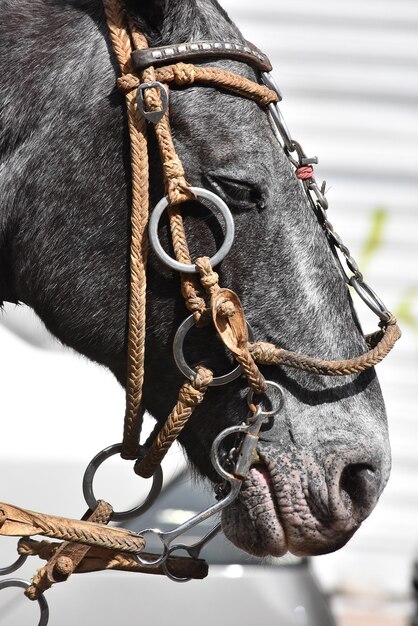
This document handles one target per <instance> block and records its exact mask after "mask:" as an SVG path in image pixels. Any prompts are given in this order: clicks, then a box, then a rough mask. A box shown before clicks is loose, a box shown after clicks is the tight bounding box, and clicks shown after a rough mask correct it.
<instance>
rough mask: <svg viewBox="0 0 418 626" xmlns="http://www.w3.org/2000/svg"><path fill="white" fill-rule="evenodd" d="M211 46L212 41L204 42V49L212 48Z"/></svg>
mask: <svg viewBox="0 0 418 626" xmlns="http://www.w3.org/2000/svg"><path fill="white" fill-rule="evenodd" d="M211 48H212V46H211V45H210V43H202V50H210V49H211Z"/></svg>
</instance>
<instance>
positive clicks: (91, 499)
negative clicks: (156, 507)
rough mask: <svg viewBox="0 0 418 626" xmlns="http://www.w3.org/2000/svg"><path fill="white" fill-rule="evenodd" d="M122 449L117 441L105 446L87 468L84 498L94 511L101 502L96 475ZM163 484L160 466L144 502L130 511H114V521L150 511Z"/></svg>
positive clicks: (84, 481) (143, 449)
mask: <svg viewBox="0 0 418 626" xmlns="http://www.w3.org/2000/svg"><path fill="white" fill-rule="evenodd" d="M121 451H122V444H121V443H117V444H115V445H113V446H109V447H108V448H105V449H104V450H102V452H99V454H97V455H96V456H95V457H94V459H93V460H92V461H91V462H90V463H89V465H88V466H87V469H86V471H85V473H84V478H83V494H84V498H85V500H86V502H87V505H88V507H89V508H90V509H91V510H92V511H94V510H95V509H96V508H97V506H98V504H99V502H98V500H97V499H96V497H95V495H94V492H93V480H94V477H95V475H96V472H97V470H98V469H99V467H100V466H101V465H102V463H104V461H106V460H107V459H109V458H110V457H112V456H115V455H116V454H120V453H121ZM143 451H145V448H143V447H142V446H140V447H139V453H140V454H141V452H143ZM162 484H163V472H162V469H161V467H160V466H159V467H157V469H156V471H155V473H154V475H153V477H152V486H151V490H150V492H149V494H148V496H147V498H146V500H145V501H144V502H143V503H142V504H139V505H138V506H136V507H135V508H133V509H131V510H130V511H121V512H117V511H114V512H113V513H112V521H124V520H129V519H132V518H133V517H138V516H139V515H142V513H145V511H148V509H149V508H150V507H151V506H152V505H153V504H154V502H155V501H156V499H157V498H158V496H159V495H160V493H161V487H162Z"/></svg>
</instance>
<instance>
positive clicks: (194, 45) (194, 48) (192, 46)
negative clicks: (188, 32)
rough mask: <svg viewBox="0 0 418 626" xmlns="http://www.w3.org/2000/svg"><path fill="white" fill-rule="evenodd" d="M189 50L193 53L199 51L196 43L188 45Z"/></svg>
mask: <svg viewBox="0 0 418 626" xmlns="http://www.w3.org/2000/svg"><path fill="white" fill-rule="evenodd" d="M190 50H193V51H194V52H196V51H197V50H199V46H198V44H197V43H192V44H190Z"/></svg>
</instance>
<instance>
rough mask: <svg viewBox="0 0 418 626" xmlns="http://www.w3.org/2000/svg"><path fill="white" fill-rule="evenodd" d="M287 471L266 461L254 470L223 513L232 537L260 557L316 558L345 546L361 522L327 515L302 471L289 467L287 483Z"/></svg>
mask: <svg viewBox="0 0 418 626" xmlns="http://www.w3.org/2000/svg"><path fill="white" fill-rule="evenodd" d="M284 473H285V472H284V470H283V472H282V471H281V470H280V468H278V467H277V466H276V464H275V465H274V466H272V464H270V463H267V462H264V460H263V463H257V465H254V466H253V467H252V468H251V469H250V472H249V474H248V476H247V478H246V479H245V481H244V484H243V486H242V489H241V492H240V495H239V497H238V499H237V500H236V501H235V502H234V503H233V504H232V505H231V506H229V507H228V508H227V509H226V510H225V511H224V512H223V514H222V528H223V531H224V533H225V535H226V537H227V538H228V539H229V540H230V541H231V542H232V543H233V544H234V545H236V546H237V547H238V548H241V549H243V550H245V551H246V552H248V553H250V554H252V555H254V556H259V557H266V556H273V557H280V556H283V555H284V554H286V553H287V552H291V553H292V554H294V555H296V556H313V555H318V554H326V553H328V552H333V551H335V550H338V549H339V548H341V547H342V546H343V545H345V544H346V543H347V541H348V540H349V539H350V538H351V536H352V535H353V534H354V532H355V531H356V530H357V528H358V526H359V523H358V522H356V521H354V520H353V519H348V518H338V519H336V518H334V519H331V518H330V516H329V515H328V516H327V515H321V514H320V513H319V511H318V510H315V508H314V506H313V505H312V502H311V501H310V497H309V494H308V492H307V489H306V488H304V487H303V486H302V483H303V482H304V481H303V477H302V476H301V474H300V473H299V471H298V470H295V471H293V472H292V471H290V472H289V466H287V467H286V474H287V479H286V481H283V480H281V478H282V477H283V475H284ZM289 474H290V478H288V476H289Z"/></svg>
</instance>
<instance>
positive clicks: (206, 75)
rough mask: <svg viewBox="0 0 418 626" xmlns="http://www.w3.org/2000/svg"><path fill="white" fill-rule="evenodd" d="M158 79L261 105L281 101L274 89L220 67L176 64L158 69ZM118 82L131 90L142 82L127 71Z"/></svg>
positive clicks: (122, 86)
mask: <svg viewBox="0 0 418 626" xmlns="http://www.w3.org/2000/svg"><path fill="white" fill-rule="evenodd" d="M155 78H156V80H158V81H159V82H161V83H167V84H168V83H174V84H175V85H176V86H178V87H189V86H191V85H193V84H196V83H198V84H201V85H206V86H209V87H218V88H220V89H225V90H226V91H228V92H230V93H234V94H236V95H238V96H242V97H244V98H247V99H248V100H254V101H255V102H257V103H258V104H259V105H260V106H262V107H266V106H268V105H269V104H270V103H272V102H277V101H278V96H277V94H276V92H275V91H273V90H272V89H269V88H268V87H265V86H264V85H259V84H258V83H256V82H255V81H252V80H249V79H248V78H244V77H243V76H239V75H238V74H234V73H232V72H228V71H226V70H221V69H219V68H217V67H199V66H196V65H192V64H190V63H176V64H175V65H166V66H165V67H159V68H156V70H155ZM118 84H119V87H120V88H121V89H123V90H126V91H130V90H132V89H135V88H137V87H138V86H139V84H140V81H139V79H138V77H137V76H135V75H134V74H127V75H126V76H123V77H122V78H120V79H119V81H118Z"/></svg>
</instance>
